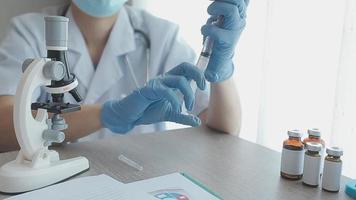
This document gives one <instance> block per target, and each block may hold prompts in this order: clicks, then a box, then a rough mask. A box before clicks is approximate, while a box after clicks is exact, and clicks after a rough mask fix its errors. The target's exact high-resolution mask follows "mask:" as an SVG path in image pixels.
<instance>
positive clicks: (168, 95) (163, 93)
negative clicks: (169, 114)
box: [140, 79, 181, 111]
mask: <svg viewBox="0 0 356 200" xmlns="http://www.w3.org/2000/svg"><path fill="white" fill-rule="evenodd" d="M140 93H141V95H142V96H144V97H146V98H148V99H149V100H151V101H152V102H151V103H153V102H156V101H158V100H162V99H165V100H167V101H168V102H170V103H171V105H172V108H173V109H174V110H175V111H181V105H180V104H181V103H180V100H179V97H178V95H177V94H176V92H174V90H173V89H171V88H169V87H166V86H165V85H163V84H162V83H161V80H160V79H154V80H151V81H149V83H148V85H147V86H145V87H144V88H142V89H140Z"/></svg>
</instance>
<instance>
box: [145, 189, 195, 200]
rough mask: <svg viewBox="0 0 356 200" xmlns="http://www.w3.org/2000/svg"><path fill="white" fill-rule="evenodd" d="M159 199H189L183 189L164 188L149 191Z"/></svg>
mask: <svg viewBox="0 0 356 200" xmlns="http://www.w3.org/2000/svg"><path fill="white" fill-rule="evenodd" d="M150 194H151V195H153V196H154V197H155V198H157V199H160V200H191V199H190V198H189V195H188V193H187V192H186V191H185V190H183V189H164V190H157V191H154V192H151V193H150Z"/></svg>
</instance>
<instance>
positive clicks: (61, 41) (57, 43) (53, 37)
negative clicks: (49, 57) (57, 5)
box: [44, 16, 69, 51]
mask: <svg viewBox="0 0 356 200" xmlns="http://www.w3.org/2000/svg"><path fill="white" fill-rule="evenodd" d="M44 19H45V35H46V46H47V50H57V51H64V50H67V48H68V44H67V43H68V22H69V19H68V18H67V17H62V16H46V17H45V18H44Z"/></svg>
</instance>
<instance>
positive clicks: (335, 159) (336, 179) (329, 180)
mask: <svg viewBox="0 0 356 200" xmlns="http://www.w3.org/2000/svg"><path fill="white" fill-rule="evenodd" d="M326 153H327V154H328V155H327V156H326V157H325V161H324V172H323V179H322V188H323V190H325V191H328V192H338V191H339V190H340V178H341V171H342V160H341V156H342V155H343V150H342V149H341V148H339V147H331V148H327V149H326Z"/></svg>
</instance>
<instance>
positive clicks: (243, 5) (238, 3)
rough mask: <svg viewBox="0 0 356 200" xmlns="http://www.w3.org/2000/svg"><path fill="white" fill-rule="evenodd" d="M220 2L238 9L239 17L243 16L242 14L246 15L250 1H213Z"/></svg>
mask: <svg viewBox="0 0 356 200" xmlns="http://www.w3.org/2000/svg"><path fill="white" fill-rule="evenodd" d="M215 1H220V2H225V3H229V4H233V5H235V6H237V7H238V8H239V11H240V16H241V17H242V16H243V14H242V13H243V12H245V14H246V9H247V6H248V5H249V4H250V0H215Z"/></svg>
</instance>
